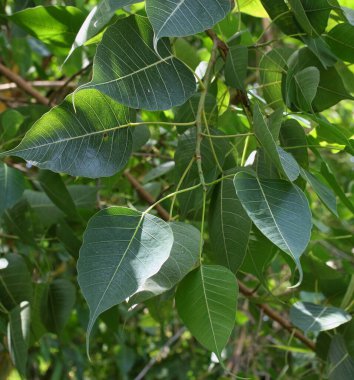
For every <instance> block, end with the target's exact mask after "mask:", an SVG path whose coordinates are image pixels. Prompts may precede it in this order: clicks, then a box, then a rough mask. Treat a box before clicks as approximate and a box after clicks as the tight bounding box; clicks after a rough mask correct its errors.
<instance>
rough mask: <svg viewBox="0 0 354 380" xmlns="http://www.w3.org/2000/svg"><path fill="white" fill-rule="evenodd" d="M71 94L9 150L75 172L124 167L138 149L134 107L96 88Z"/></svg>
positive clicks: (102, 173)
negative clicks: (134, 138)
mask: <svg viewBox="0 0 354 380" xmlns="http://www.w3.org/2000/svg"><path fill="white" fill-rule="evenodd" d="M75 107H76V111H75V110H74V108H73V104H72V98H71V96H69V97H67V98H66V99H65V101H64V102H63V103H62V104H61V105H60V106H57V107H54V108H53V109H52V110H51V111H49V112H48V113H46V114H45V115H44V116H43V117H42V118H41V119H39V120H38V121H37V122H36V123H35V124H34V126H33V127H32V128H31V129H30V131H29V132H28V133H27V134H26V136H25V137H24V139H23V140H22V141H21V143H20V144H19V145H18V146H17V147H16V148H14V149H12V150H11V151H9V152H6V153H3V154H2V156H4V155H6V154H11V155H15V156H18V157H21V158H23V159H25V160H26V161H28V162H30V163H31V164H33V165H36V166H38V167H40V168H42V169H49V170H52V171H54V172H65V173H68V174H71V175H73V176H82V177H93V178H97V177H107V176H111V175H113V174H115V173H116V172H118V171H119V170H120V169H122V168H123V167H124V166H125V164H126V163H127V162H128V159H129V156H130V154H131V149H132V136H131V131H130V129H129V128H128V127H129V125H130V123H131V122H133V121H134V118H135V115H134V112H133V111H132V110H130V109H128V108H126V107H124V106H121V105H119V104H117V103H116V102H114V101H113V100H112V99H110V98H108V97H107V96H105V95H103V94H101V93H99V92H98V91H96V90H87V91H82V92H80V93H78V94H77V95H76V96H75Z"/></svg>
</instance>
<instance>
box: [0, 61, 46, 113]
mask: <svg viewBox="0 0 354 380" xmlns="http://www.w3.org/2000/svg"><path fill="white" fill-rule="evenodd" d="M0 73H1V74H2V75H3V76H5V77H6V78H8V79H10V81H11V82H14V83H16V84H17V86H18V87H19V88H20V89H21V90H23V91H25V92H26V93H27V94H29V95H31V96H32V97H33V98H35V99H36V100H37V101H38V103H41V104H44V105H46V106H47V105H48V104H49V99H48V98H46V97H45V96H43V95H42V94H41V93H40V92H38V91H37V90H35V89H34V88H33V87H32V86H31V85H30V84H29V83H28V82H26V81H25V80H24V79H23V78H21V77H20V76H19V75H17V74H16V73H14V72H12V71H11V70H10V69H8V68H7V67H6V66H4V65H3V64H2V63H0Z"/></svg>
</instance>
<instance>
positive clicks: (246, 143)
mask: <svg viewBox="0 0 354 380" xmlns="http://www.w3.org/2000/svg"><path fill="white" fill-rule="evenodd" d="M249 142H250V135H248V136H247V137H246V141H245V145H244V147H243V152H242V157H241V166H244V165H245V162H246V156H247V150H248V145H249Z"/></svg>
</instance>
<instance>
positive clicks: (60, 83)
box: [0, 80, 74, 91]
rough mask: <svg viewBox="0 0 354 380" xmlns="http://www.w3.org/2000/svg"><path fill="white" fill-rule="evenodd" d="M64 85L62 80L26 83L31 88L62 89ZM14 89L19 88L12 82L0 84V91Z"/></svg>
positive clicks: (71, 85)
mask: <svg viewBox="0 0 354 380" xmlns="http://www.w3.org/2000/svg"><path fill="white" fill-rule="evenodd" d="M65 83H66V81H62V80H35V81H32V82H27V84H28V85H29V86H31V87H62V86H63V85H64V84H65ZM67 86H68V87H74V84H73V83H69V84H67ZM16 88H19V86H18V85H17V84H16V83H14V82H10V83H3V84H0V91H8V90H12V89H16Z"/></svg>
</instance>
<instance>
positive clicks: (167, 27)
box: [146, 0, 231, 51]
mask: <svg viewBox="0 0 354 380" xmlns="http://www.w3.org/2000/svg"><path fill="white" fill-rule="evenodd" d="M230 10H231V1H230V0H169V1H166V0H146V13H147V15H148V17H149V19H150V22H151V24H152V26H153V28H154V32H155V37H154V40H155V42H154V44H155V46H156V44H157V41H158V40H159V39H160V38H162V37H182V36H188V35H192V34H196V33H199V32H202V31H204V30H206V29H209V28H211V27H212V26H214V25H215V24H216V23H217V22H219V21H220V20H222V19H223V18H224V17H225V16H226V15H227V14H228V13H229V12H230ZM157 50H158V51H160V49H159V48H158V47H157Z"/></svg>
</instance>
